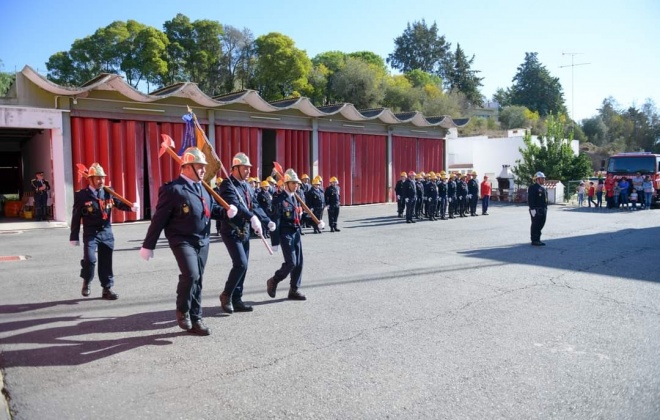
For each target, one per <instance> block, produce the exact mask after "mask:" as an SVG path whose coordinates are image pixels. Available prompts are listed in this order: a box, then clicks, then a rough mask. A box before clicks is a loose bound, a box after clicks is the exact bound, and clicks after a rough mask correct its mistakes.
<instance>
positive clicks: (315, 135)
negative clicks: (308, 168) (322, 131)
mask: <svg viewBox="0 0 660 420" xmlns="http://www.w3.org/2000/svg"><path fill="white" fill-rule="evenodd" d="M311 149H312V150H311V153H312V177H311V178H312V179H314V177H315V176H317V175H318V174H319V121H318V120H317V119H316V118H315V119H313V120H312V147H311Z"/></svg>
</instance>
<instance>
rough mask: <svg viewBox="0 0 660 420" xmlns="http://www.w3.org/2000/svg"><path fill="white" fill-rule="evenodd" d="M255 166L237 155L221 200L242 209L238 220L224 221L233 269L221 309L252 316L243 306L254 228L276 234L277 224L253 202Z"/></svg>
mask: <svg viewBox="0 0 660 420" xmlns="http://www.w3.org/2000/svg"><path fill="white" fill-rule="evenodd" d="M251 167H252V164H251V163H250V159H249V158H248V157H247V155H245V153H237V154H236V155H235V156H234V158H233V159H232V163H231V174H230V175H229V178H227V179H225V180H224V181H222V184H220V196H221V197H222V198H223V199H224V200H225V201H226V202H227V203H229V204H233V205H234V206H236V208H237V209H238V214H237V215H236V217H235V218H232V219H230V218H229V217H224V218H222V223H221V224H220V236H221V237H222V242H223V243H224V244H225V246H226V247H227V252H229V256H230V257H231V261H232V268H231V271H229V277H228V278H227V282H226V283H225V288H224V290H223V292H222V294H221V295H220V305H221V307H222V310H223V311H225V312H226V313H229V314H231V313H233V312H251V311H252V306H249V305H246V304H245V303H244V302H243V299H242V297H243V283H244V282H245V275H246V274H247V269H248V260H249V258H250V227H252V230H254V232H255V233H256V234H257V236H261V235H262V228H261V224H262V223H264V224H266V225H267V226H268V230H270V231H271V232H272V231H273V230H275V223H273V222H272V221H271V220H270V219H269V218H268V216H267V215H266V213H265V212H264V211H263V209H262V208H261V207H260V206H259V204H258V203H257V202H255V201H254V200H253V199H252V191H251V189H250V187H249V186H248V184H247V182H246V181H247V180H248V179H249V177H250V168H251Z"/></svg>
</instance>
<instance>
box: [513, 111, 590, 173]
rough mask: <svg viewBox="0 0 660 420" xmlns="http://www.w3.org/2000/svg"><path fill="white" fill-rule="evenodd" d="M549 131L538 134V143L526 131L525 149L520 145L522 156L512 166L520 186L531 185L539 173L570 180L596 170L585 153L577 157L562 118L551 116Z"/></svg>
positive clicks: (548, 124) (547, 125) (571, 137)
mask: <svg viewBox="0 0 660 420" xmlns="http://www.w3.org/2000/svg"><path fill="white" fill-rule="evenodd" d="M546 127H547V128H546V133H545V135H542V136H539V137H538V142H539V144H536V143H534V142H533V141H532V136H531V134H530V133H529V132H528V131H527V132H526V133H525V136H524V137H523V142H524V143H525V148H520V149H519V150H520V154H521V155H522V159H519V160H517V161H516V164H515V165H514V167H513V168H512V172H513V175H514V178H515V179H514V180H515V183H516V184H519V185H530V184H531V183H532V179H533V176H534V174H535V173H536V172H538V171H541V172H543V173H544V174H545V175H546V177H547V178H548V179H556V180H560V181H561V182H562V183H563V184H564V185H568V181H570V180H576V179H584V178H586V177H588V176H590V175H591V174H592V173H593V168H592V164H591V160H590V159H589V158H588V157H587V155H585V154H584V153H580V154H578V155H577V156H576V155H575V154H574V153H573V149H572V148H571V141H572V140H573V132H572V130H569V129H567V127H566V125H565V121H564V119H563V117H561V118H557V117H555V116H553V115H549V116H548V118H547V120H546Z"/></svg>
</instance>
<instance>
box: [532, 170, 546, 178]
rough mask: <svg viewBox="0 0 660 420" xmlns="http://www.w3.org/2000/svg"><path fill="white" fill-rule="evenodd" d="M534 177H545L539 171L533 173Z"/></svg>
mask: <svg viewBox="0 0 660 420" xmlns="http://www.w3.org/2000/svg"><path fill="white" fill-rule="evenodd" d="M534 178H545V174H544V173H543V172H541V171H539V172H537V173H536V174H534Z"/></svg>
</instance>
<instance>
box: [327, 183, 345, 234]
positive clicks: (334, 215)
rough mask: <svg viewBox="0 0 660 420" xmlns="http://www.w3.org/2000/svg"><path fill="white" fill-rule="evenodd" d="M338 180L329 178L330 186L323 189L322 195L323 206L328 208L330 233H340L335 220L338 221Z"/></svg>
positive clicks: (339, 194)
mask: <svg viewBox="0 0 660 420" xmlns="http://www.w3.org/2000/svg"><path fill="white" fill-rule="evenodd" d="M338 184H339V180H338V179H337V177H336V176H333V177H332V178H330V186H329V187H328V188H326V189H325V192H324V193H323V195H324V198H325V204H326V206H328V222H329V224H330V232H341V230H340V229H339V228H338V227H337V219H339V207H340V205H341V204H340V199H341V190H340V189H339V185H338Z"/></svg>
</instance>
